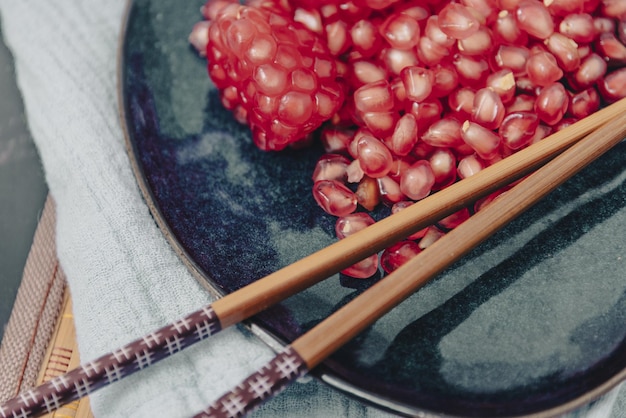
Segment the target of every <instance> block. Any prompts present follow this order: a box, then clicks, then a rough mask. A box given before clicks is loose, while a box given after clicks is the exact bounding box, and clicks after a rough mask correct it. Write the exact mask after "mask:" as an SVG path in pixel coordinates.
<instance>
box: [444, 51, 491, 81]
mask: <svg viewBox="0 0 626 418" xmlns="http://www.w3.org/2000/svg"><path fill="white" fill-rule="evenodd" d="M452 63H453V64H454V67H455V69H456V72H457V74H458V75H459V83H460V84H461V85H463V86H466V87H474V88H475V87H477V86H482V85H484V83H485V80H486V79H487V77H488V76H489V63H488V62H487V60H485V59H484V58H483V57H471V56H468V55H463V54H455V56H454V59H453V60H452Z"/></svg>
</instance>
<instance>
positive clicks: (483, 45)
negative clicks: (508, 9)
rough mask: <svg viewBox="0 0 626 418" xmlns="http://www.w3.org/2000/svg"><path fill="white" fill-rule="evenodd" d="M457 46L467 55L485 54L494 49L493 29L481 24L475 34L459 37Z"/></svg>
mask: <svg viewBox="0 0 626 418" xmlns="http://www.w3.org/2000/svg"><path fill="white" fill-rule="evenodd" d="M457 47H458V49H459V51H461V53H463V54H465V55H485V54H487V53H489V52H490V51H491V50H492V49H493V36H492V34H491V30H489V28H487V27H486V26H481V27H480V28H479V29H478V31H476V32H475V33H474V34H472V35H470V36H468V37H467V38H464V39H459V40H458V42H457Z"/></svg>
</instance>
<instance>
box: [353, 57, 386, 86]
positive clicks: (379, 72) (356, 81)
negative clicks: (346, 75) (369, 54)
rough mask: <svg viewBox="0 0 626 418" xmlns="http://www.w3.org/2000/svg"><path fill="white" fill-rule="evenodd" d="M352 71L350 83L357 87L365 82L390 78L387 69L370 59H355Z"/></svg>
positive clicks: (369, 82)
mask: <svg viewBox="0 0 626 418" xmlns="http://www.w3.org/2000/svg"><path fill="white" fill-rule="evenodd" d="M351 73H352V76H353V77H352V78H351V80H350V84H351V86H352V87H353V88H355V89H358V88H360V87H362V86H364V85H365V84H371V83H376V82H379V81H385V80H387V78H388V74H387V71H386V70H385V69H384V68H383V67H381V66H379V65H376V64H375V63H374V62H372V61H368V60H358V61H354V62H353V63H352V69H351Z"/></svg>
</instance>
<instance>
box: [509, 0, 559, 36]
mask: <svg viewBox="0 0 626 418" xmlns="http://www.w3.org/2000/svg"><path fill="white" fill-rule="evenodd" d="M515 17H516V18H517V24H518V25H519V27H520V29H522V30H523V31H525V32H526V33H528V34H529V35H531V36H534V37H535V38H538V39H546V38H547V37H548V36H550V35H552V32H554V21H553V20H552V16H551V15H550V12H549V11H548V9H547V8H546V6H544V5H543V3H540V2H539V1H537V0H523V1H522V2H520V4H519V5H518V6H517V10H516V11H515Z"/></svg>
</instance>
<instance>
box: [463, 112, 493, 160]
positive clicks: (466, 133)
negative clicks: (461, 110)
mask: <svg viewBox="0 0 626 418" xmlns="http://www.w3.org/2000/svg"><path fill="white" fill-rule="evenodd" d="M461 136H462V137H463V140H464V141H465V143H466V144H467V145H469V146H470V147H472V149H473V150H474V151H476V153H477V154H478V155H479V156H480V157H481V158H483V159H485V160H490V159H492V158H494V157H495V156H496V155H497V154H498V152H499V147H500V137H499V136H498V135H496V134H494V133H493V131H491V130H489V129H487V128H485V127H483V126H481V125H479V124H477V123H474V122H470V121H465V123H464V124H463V127H462V129H461Z"/></svg>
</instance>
